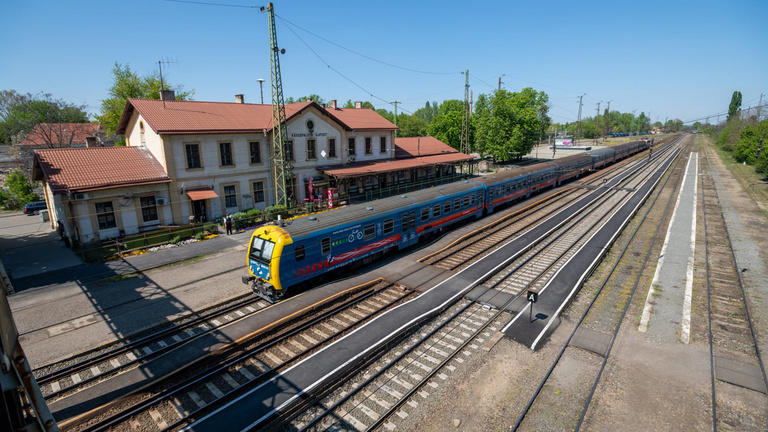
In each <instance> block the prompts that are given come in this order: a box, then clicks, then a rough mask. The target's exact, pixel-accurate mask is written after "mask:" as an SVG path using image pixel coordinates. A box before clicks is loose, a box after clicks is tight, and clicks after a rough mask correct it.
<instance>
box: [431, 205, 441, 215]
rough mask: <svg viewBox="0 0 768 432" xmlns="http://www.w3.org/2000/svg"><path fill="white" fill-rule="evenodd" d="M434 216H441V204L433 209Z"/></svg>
mask: <svg viewBox="0 0 768 432" xmlns="http://www.w3.org/2000/svg"><path fill="white" fill-rule="evenodd" d="M432 216H434V217H438V216H440V204H438V205H436V206H434V207H432Z"/></svg>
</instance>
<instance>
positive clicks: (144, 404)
mask: <svg viewBox="0 0 768 432" xmlns="http://www.w3.org/2000/svg"><path fill="white" fill-rule="evenodd" d="M391 287H392V285H391V284H388V285H386V286H382V287H379V288H377V289H373V290H371V291H370V292H367V293H364V294H362V295H360V296H358V297H355V298H354V299H352V300H351V301H348V302H345V303H343V304H340V305H337V306H335V307H333V308H332V309H330V310H328V311H325V312H323V313H322V314H321V315H319V316H317V317H315V318H313V319H312V320H310V321H308V322H306V323H303V324H301V325H300V326H298V327H296V328H294V329H291V330H290V331H288V332H287V333H285V334H283V335H280V337H279V338H277V339H274V340H272V341H269V342H267V343H266V344H264V345H260V346H258V347H256V348H254V349H252V350H249V351H248V352H246V353H243V354H241V355H238V356H237V357H235V358H234V359H231V360H228V361H227V362H226V363H224V364H222V365H219V366H218V367H216V368H214V369H210V370H206V371H203V372H202V373H200V374H198V375H196V376H193V377H191V378H190V379H189V380H186V381H183V382H180V383H178V384H175V385H173V386H171V387H169V388H167V389H164V390H162V391H161V392H159V393H158V394H157V395H155V396H153V397H151V398H149V399H146V400H144V401H141V402H139V403H137V404H135V405H133V406H131V407H129V408H128V409H126V410H123V411H121V412H119V413H117V414H115V415H113V416H111V417H109V418H107V419H105V420H103V421H100V422H99V423H98V424H96V425H93V426H89V427H87V428H85V429H84V431H103V430H106V429H108V428H110V427H112V426H115V425H117V424H119V423H120V422H122V421H124V420H126V419H128V418H130V417H131V416H133V415H135V414H137V413H139V412H142V411H144V410H145V409H147V408H149V407H150V406H152V405H155V404H156V403H159V402H161V401H163V400H165V399H168V398H169V397H171V396H173V395H175V394H177V393H179V392H181V391H183V390H185V389H187V388H189V387H191V386H193V385H196V384H198V383H200V382H203V381H204V380H205V379H207V378H209V377H211V376H213V375H215V374H218V373H219V372H221V371H223V370H226V369H227V368H229V367H231V366H233V365H235V364H237V363H239V362H243V361H245V360H247V359H248V358H249V357H253V356H255V355H258V354H259V353H261V352H263V351H266V350H267V349H269V348H271V347H273V346H275V345H277V344H279V343H282V342H284V341H285V340H286V339H288V338H290V337H292V336H295V335H296V334H298V333H300V332H302V331H304V330H307V329H308V328H310V327H312V326H314V325H316V324H317V323H319V322H321V321H323V320H326V319H328V318H329V317H330V316H333V315H335V314H337V313H339V312H340V311H343V310H345V309H348V308H349V307H352V306H354V305H355V304H357V303H359V302H361V301H364V300H366V299H368V298H370V297H371V296H373V295H375V294H378V293H380V292H382V291H384V290H386V289H389V288H391ZM409 294H410V292H404V293H403V294H402V295H401V296H400V297H397V298H396V299H395V300H393V301H392V302H390V303H389V304H388V305H386V306H389V305H391V304H393V303H397V302H398V301H400V300H402V298H404V297H406V296H407V295H409ZM386 306H385V307H386ZM376 313H378V311H377V312H376ZM366 319H367V318H366ZM366 319H362V320H361V321H359V322H358V323H360V322H362V321H365V320H366ZM358 323H355V324H353V326H356V325H357V324H358ZM346 330H348V329H343V330H342V331H346ZM336 336H337V335H331V337H330V338H334V337H336ZM311 349H314V347H311V348H309V349H308V350H311ZM303 354H304V353H300V354H299V355H298V356H301V355H303ZM298 356H297V357H298ZM292 360H293V359H291V360H288V361H286V362H289V361H292ZM284 364H285V363H284ZM275 371H276V369H275V368H273V369H270V370H268V371H265V372H262V373H261V374H259V375H257V376H256V377H255V378H254V379H253V380H249V381H247V382H246V383H244V384H243V385H242V386H240V387H238V388H237V389H234V390H232V391H230V392H228V393H226V394H225V395H224V396H225V397H227V396H230V394H231V393H232V392H234V391H238V390H241V389H242V388H243V387H245V386H247V385H248V384H250V383H251V382H252V381H255V380H261V379H264V378H265V377H266V376H270V375H272V374H274V373H275ZM222 399H223V398H222ZM214 404H216V401H215V402H212V403H211V404H208V405H206V406H205V407H203V408H201V409H200V410H204V409H210V408H211V407H212V406H213V405H214ZM195 413H197V411H195ZM189 417H190V416H188V417H186V418H184V419H182V420H186V419H187V418H189ZM174 425H176V423H174Z"/></svg>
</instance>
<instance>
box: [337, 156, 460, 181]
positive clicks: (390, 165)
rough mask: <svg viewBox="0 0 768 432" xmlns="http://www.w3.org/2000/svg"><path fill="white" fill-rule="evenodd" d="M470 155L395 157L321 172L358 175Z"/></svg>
mask: <svg viewBox="0 0 768 432" xmlns="http://www.w3.org/2000/svg"><path fill="white" fill-rule="evenodd" d="M472 159H473V158H472V156H470V155H466V154H464V153H448V154H440V155H432V156H422V157H415V158H410V159H397V160H389V161H381V162H367V163H358V164H354V165H350V166H345V167H343V168H331V169H325V170H322V171H323V173H325V174H326V175H329V176H333V177H358V176H362V175H369V174H381V173H385V172H391V171H399V170H403V169H410V168H419V167H423V166H429V165H438V164H450V163H456V162H462V161H468V160H472Z"/></svg>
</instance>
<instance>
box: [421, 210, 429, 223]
mask: <svg viewBox="0 0 768 432" xmlns="http://www.w3.org/2000/svg"><path fill="white" fill-rule="evenodd" d="M427 219H429V208H423V209H421V220H423V221H425V220H427Z"/></svg>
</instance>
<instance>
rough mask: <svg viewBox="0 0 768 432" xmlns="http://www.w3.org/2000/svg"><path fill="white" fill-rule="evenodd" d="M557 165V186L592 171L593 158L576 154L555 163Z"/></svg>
mask: <svg viewBox="0 0 768 432" xmlns="http://www.w3.org/2000/svg"><path fill="white" fill-rule="evenodd" d="M553 163H554V164H555V165H557V185H558V186H559V185H561V184H562V183H564V182H565V181H568V180H570V179H573V178H578V177H581V176H582V175H583V174H584V173H586V172H588V171H590V170H591V169H592V158H591V157H590V156H589V155H588V154H586V153H582V154H576V155H573V156H566V157H564V158H560V159H556V160H554V161H553Z"/></svg>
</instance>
